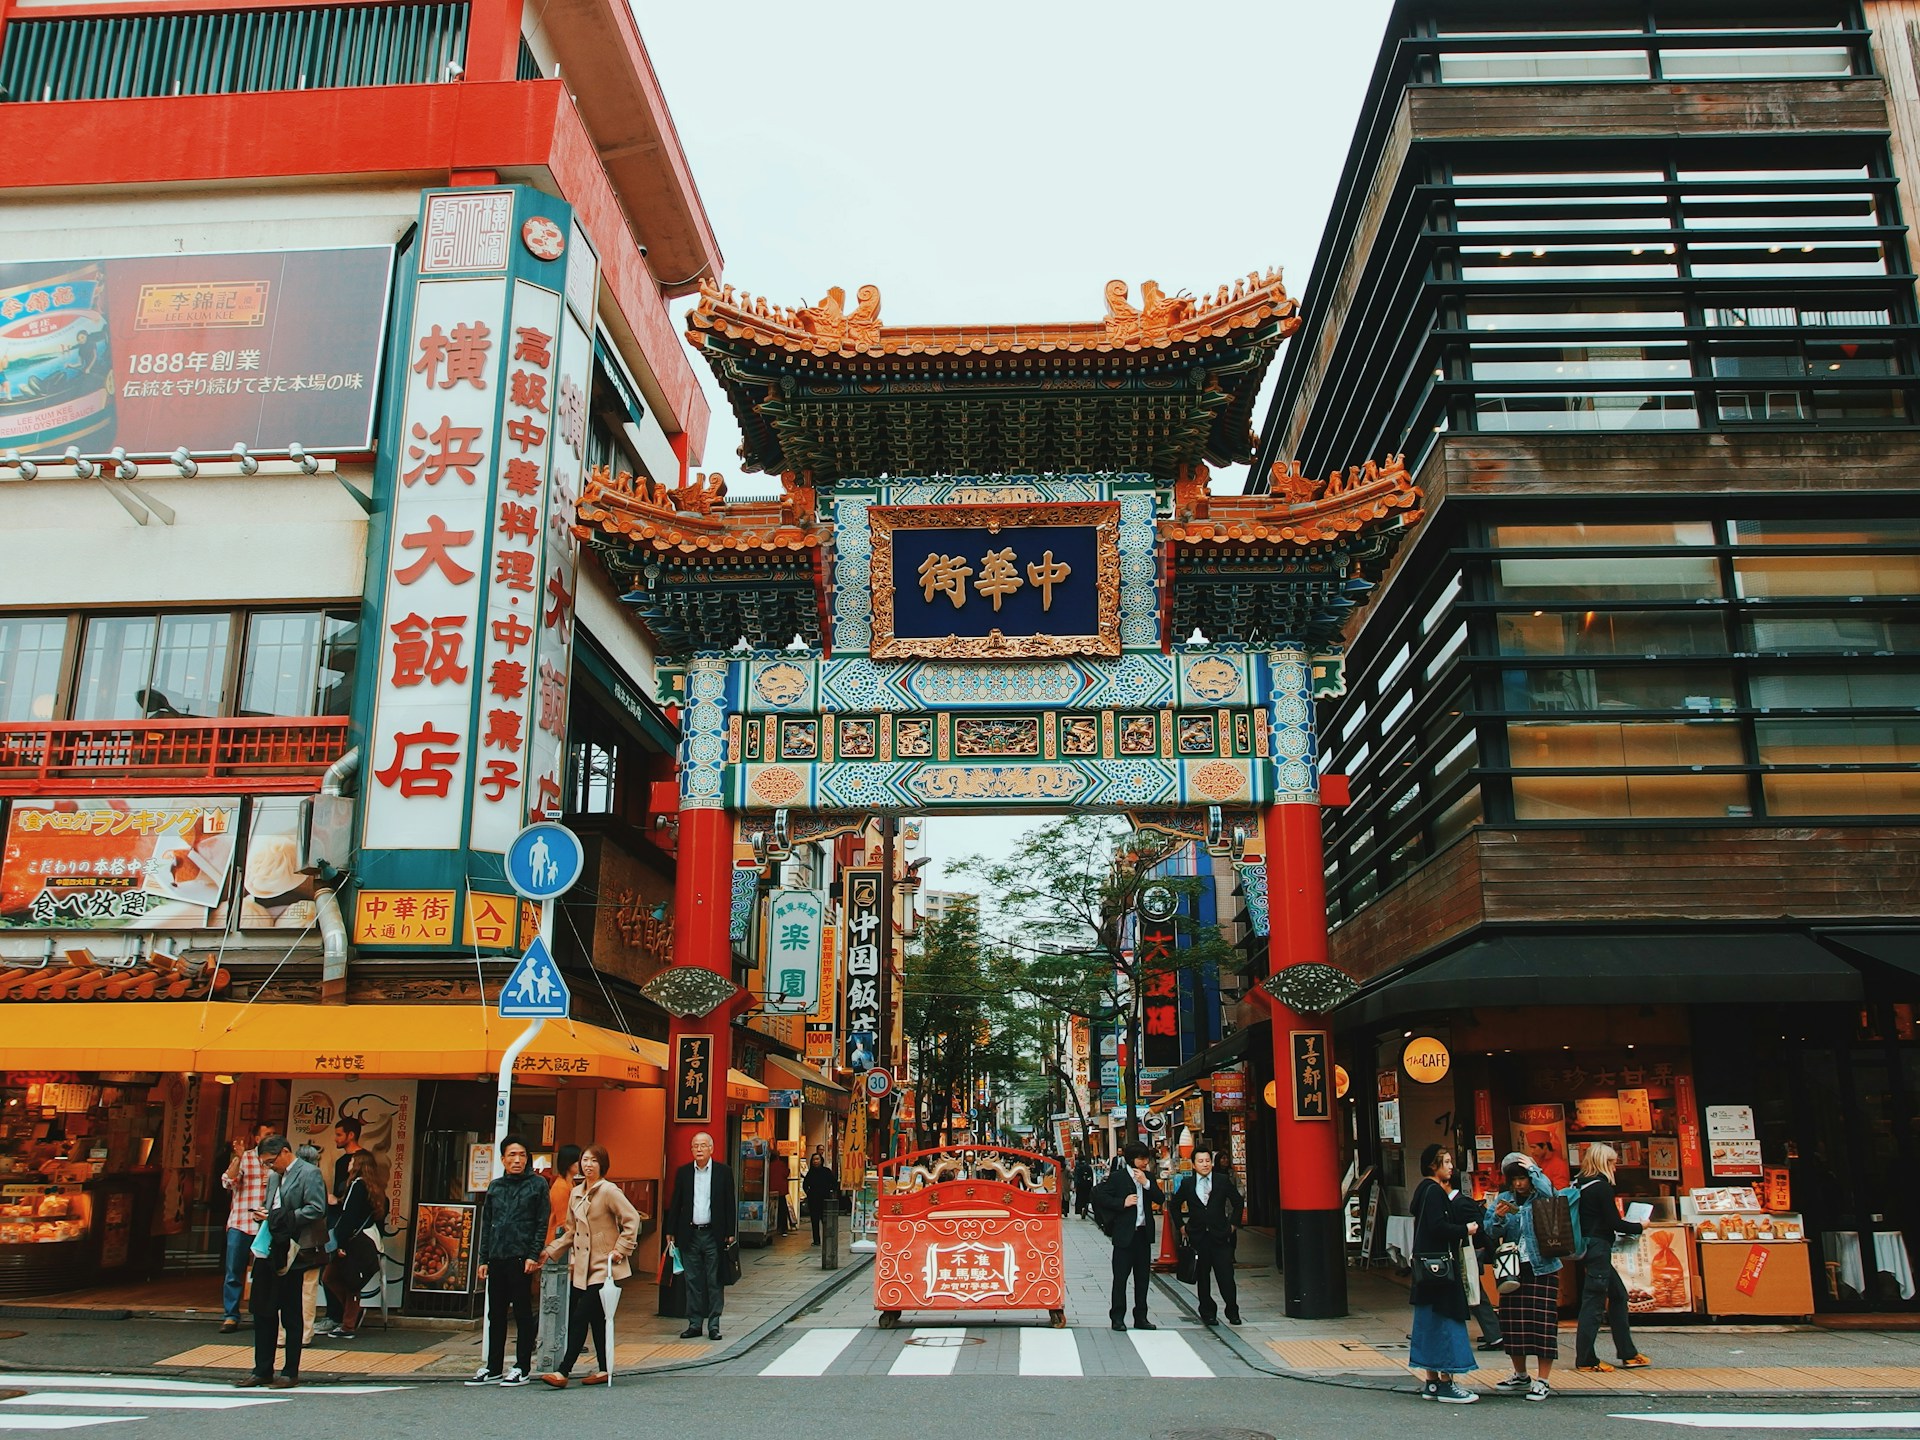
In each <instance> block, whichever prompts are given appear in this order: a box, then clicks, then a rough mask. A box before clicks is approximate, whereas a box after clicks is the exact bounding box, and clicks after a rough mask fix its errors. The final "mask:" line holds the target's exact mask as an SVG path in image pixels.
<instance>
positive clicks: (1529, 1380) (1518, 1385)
mask: <svg viewBox="0 0 1920 1440" xmlns="http://www.w3.org/2000/svg"><path fill="white" fill-rule="evenodd" d="M1531 1384H1533V1377H1532V1376H1531V1375H1527V1374H1524V1373H1523V1374H1518V1375H1509V1376H1507V1378H1506V1379H1504V1380H1502V1381H1499V1382H1498V1383H1497V1384H1495V1385H1494V1387H1493V1388H1494V1389H1496V1390H1498V1391H1500V1392H1501V1393H1503V1394H1510V1395H1517V1394H1520V1393H1521V1392H1523V1391H1524V1390H1525V1389H1526V1388H1527V1387H1528V1386H1529V1385H1531Z"/></svg>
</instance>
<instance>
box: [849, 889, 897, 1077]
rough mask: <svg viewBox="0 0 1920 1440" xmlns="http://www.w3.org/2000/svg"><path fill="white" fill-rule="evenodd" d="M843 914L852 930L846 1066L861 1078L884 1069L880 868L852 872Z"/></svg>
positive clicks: (850, 934)
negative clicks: (877, 1067)
mask: <svg viewBox="0 0 1920 1440" xmlns="http://www.w3.org/2000/svg"><path fill="white" fill-rule="evenodd" d="M841 876H842V879H843V881H844V883H845V887H846V889H845V898H844V900H843V902H842V911H843V913H844V914H845V916H846V926H847V966H846V970H847V976H846V984H847V988H846V1025H845V1028H844V1029H842V1031H841V1032H840V1033H841V1034H842V1035H844V1036H845V1037H846V1049H845V1055H844V1063H845V1065H846V1067H847V1068H848V1069H849V1070H852V1071H854V1072H855V1073H856V1074H857V1073H859V1072H860V1071H862V1070H870V1069H872V1068H873V1067H874V1066H875V1065H877V1064H879V1063H880V1058H879V1057H880V953H881V940H882V937H883V935H884V933H885V932H884V931H883V930H882V929H881V926H882V925H884V924H885V923H886V921H885V918H884V916H883V913H882V903H881V898H880V892H881V883H880V877H881V871H880V867H879V866H877V865H873V866H849V867H847V868H846V869H844V870H842V871H841Z"/></svg>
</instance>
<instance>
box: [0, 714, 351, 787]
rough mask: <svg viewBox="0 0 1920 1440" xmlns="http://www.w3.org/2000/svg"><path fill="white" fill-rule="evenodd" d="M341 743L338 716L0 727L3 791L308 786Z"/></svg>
mask: <svg viewBox="0 0 1920 1440" xmlns="http://www.w3.org/2000/svg"><path fill="white" fill-rule="evenodd" d="M346 746H347V721H346V718H345V717H344V716H329V717H326V718H323V719H282V718H275V719H248V720H106V721H86V720H76V721H61V722H50V723H46V724H38V725H0V795H58V794H62V793H65V794H86V793H92V792H96V791H103V790H107V791H122V792H126V791H131V790H133V789H135V788H145V789H148V790H160V791H165V792H176V791H177V792H180V793H184V794H198V793H205V792H208V791H220V790H245V791H246V792H247V793H249V794H254V795H262V794H283V795H288V794H309V793H311V792H313V791H314V790H316V789H317V788H318V787H319V782H320V777H321V775H322V774H323V773H324V772H325V770H326V768H327V766H328V765H330V764H332V763H333V761H334V760H336V759H337V758H339V756H340V754H341V752H342V751H344V750H345V749H346Z"/></svg>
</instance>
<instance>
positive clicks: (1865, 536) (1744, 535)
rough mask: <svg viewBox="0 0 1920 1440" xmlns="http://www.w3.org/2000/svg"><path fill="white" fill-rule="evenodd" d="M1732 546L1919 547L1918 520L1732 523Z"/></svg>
mask: <svg viewBox="0 0 1920 1440" xmlns="http://www.w3.org/2000/svg"><path fill="white" fill-rule="evenodd" d="M1727 534H1728V536H1729V538H1731V539H1732V541H1733V543H1734V544H1736V545H1920V520H1735V521H1732V522H1731V523H1729V525H1728V526H1727Z"/></svg>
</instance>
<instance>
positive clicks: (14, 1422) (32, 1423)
mask: <svg viewBox="0 0 1920 1440" xmlns="http://www.w3.org/2000/svg"><path fill="white" fill-rule="evenodd" d="M146 1418H147V1417H146V1416H144V1415H26V1414H22V1413H21V1412H19V1411H14V1412H13V1413H12V1414H6V1413H0V1430H83V1429H85V1428H86V1427H87V1426H89V1425H124V1424H126V1423H127V1422H128V1421H129V1420H144V1419H146Z"/></svg>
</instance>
